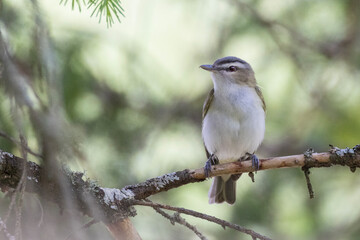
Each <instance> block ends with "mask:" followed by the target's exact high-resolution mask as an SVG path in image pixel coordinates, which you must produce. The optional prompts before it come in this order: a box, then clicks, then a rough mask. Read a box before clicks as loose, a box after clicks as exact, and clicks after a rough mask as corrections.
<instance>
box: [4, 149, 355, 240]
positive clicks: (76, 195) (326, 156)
mask: <svg viewBox="0 0 360 240" xmlns="http://www.w3.org/2000/svg"><path fill="white" fill-rule="evenodd" d="M333 165H342V166H347V167H349V168H350V170H351V171H354V170H355V169H356V168H358V167H360V145H356V146H355V147H354V148H352V149H349V148H345V149H339V148H335V147H331V149H330V151H329V152H322V153H312V152H309V151H308V152H306V153H305V154H299V155H292V156H283V157H273V158H264V159H260V169H259V170H258V171H262V170H268V169H275V168H288V167H305V168H306V169H310V168H319V167H330V166H333ZM24 166H25V167H26V173H27V176H26V181H27V182H26V189H25V191H27V192H31V193H36V194H39V195H40V196H41V197H43V198H45V199H47V200H50V201H53V202H55V203H57V204H58V205H59V206H60V208H63V209H65V210H69V209H67V208H66V207H68V206H66V205H65V203H64V202H65V201H64V198H63V197H62V192H61V189H62V188H61V186H59V184H60V183H58V182H56V181H52V180H51V179H42V178H43V177H44V176H46V174H44V171H45V169H43V168H42V167H41V166H39V165H38V164H36V163H34V162H30V161H25V160H24V159H23V158H19V157H16V156H14V155H12V154H10V153H7V152H4V151H2V150H0V187H1V188H3V189H7V188H16V186H17V185H18V183H19V182H20V180H21V174H22V172H23V168H24ZM211 170H212V171H211V173H210V176H211V177H213V176H219V175H223V174H237V173H244V172H252V171H254V170H253V168H252V163H251V161H244V162H233V163H227V164H221V165H216V166H212V169H211ZM61 174H63V175H64V176H65V178H63V179H66V181H67V183H66V184H67V186H68V187H69V188H70V189H69V191H67V192H66V194H69V193H70V194H71V196H69V197H70V199H71V200H72V201H73V202H74V204H73V206H74V208H76V210H78V211H80V212H82V213H84V214H86V215H88V216H90V217H93V218H95V219H97V220H101V221H103V222H104V223H105V224H106V225H107V226H108V228H109V230H110V231H112V233H113V234H114V235H115V236H118V237H117V238H116V239H124V237H123V236H122V235H121V234H120V233H123V230H124V229H127V230H126V231H127V232H129V233H131V235H132V236H133V238H128V239H140V237H139V235H138V234H137V233H136V230H135V229H134V228H133V227H132V225H131V222H130V220H129V217H132V216H135V215H136V212H135V209H134V208H133V206H132V205H135V204H139V203H138V201H134V200H144V199H146V198H147V197H149V196H151V195H154V194H157V193H160V192H163V191H167V190H170V189H172V188H176V187H179V186H182V185H185V184H189V183H194V182H201V181H204V180H205V175H204V169H203V168H199V169H195V170H188V169H185V170H183V171H178V172H173V173H168V174H165V175H163V176H160V177H156V178H152V179H148V180H147V181H145V182H143V183H139V184H135V185H129V186H126V187H124V188H122V189H115V188H113V189H110V188H103V187H100V186H98V185H97V184H96V183H94V181H92V180H90V179H84V176H83V174H82V173H78V172H71V171H70V170H68V169H65V168H63V169H62V171H61ZM70 210H71V209H70Z"/></svg>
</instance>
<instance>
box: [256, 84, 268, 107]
mask: <svg viewBox="0 0 360 240" xmlns="http://www.w3.org/2000/svg"><path fill="white" fill-rule="evenodd" d="M255 91H256V93H257V95H258V96H259V98H260V99H261V101H262V107H263V109H264V112H266V104H265V99H264V96H263V95H262V92H261V90H260V88H259V86H256V87H255Z"/></svg>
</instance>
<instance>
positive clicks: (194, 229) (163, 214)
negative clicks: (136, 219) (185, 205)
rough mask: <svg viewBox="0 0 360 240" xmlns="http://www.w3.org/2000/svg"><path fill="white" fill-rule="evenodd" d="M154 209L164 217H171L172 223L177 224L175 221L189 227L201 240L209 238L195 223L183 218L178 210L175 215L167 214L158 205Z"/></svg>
mask: <svg viewBox="0 0 360 240" xmlns="http://www.w3.org/2000/svg"><path fill="white" fill-rule="evenodd" d="M153 209H154V210H155V211H156V212H157V213H159V214H160V215H161V216H163V217H164V218H167V219H169V221H170V222H171V224H172V225H175V223H178V224H180V225H183V226H185V227H187V228H188V229H190V230H191V231H193V232H194V233H195V234H196V236H198V237H199V238H200V239H201V240H207V238H206V237H205V236H204V235H203V234H202V233H201V232H200V231H199V230H198V229H197V228H196V227H195V226H194V225H191V224H190V223H188V222H187V221H186V220H185V219H184V218H182V217H181V216H180V214H179V213H178V212H177V213H175V214H174V215H173V216H171V215H170V214H167V213H166V212H164V211H163V210H161V209H160V208H158V207H153Z"/></svg>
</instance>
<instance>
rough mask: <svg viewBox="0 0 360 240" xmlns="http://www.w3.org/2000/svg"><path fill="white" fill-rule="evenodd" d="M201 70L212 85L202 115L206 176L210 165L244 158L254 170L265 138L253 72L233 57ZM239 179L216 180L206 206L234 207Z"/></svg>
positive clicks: (262, 106) (262, 104)
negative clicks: (208, 73) (208, 72)
mask: <svg viewBox="0 0 360 240" xmlns="http://www.w3.org/2000/svg"><path fill="white" fill-rule="evenodd" d="M200 67H201V68H202V69H204V70H207V71H210V72H211V78H212V81H213V84H214V88H213V89H211V91H210V93H209V95H208V97H207V99H206V101H205V103H204V107H203V113H202V118H203V121H202V137H203V140H204V145H205V150H206V154H207V157H208V158H209V159H208V161H207V162H206V165H205V174H206V175H207V176H208V174H209V172H210V169H211V165H213V164H217V163H226V162H232V161H236V160H240V159H245V158H249V159H251V160H252V162H253V167H254V169H255V170H257V169H258V168H259V160H258V158H257V157H256V156H255V155H254V152H255V151H256V149H257V148H258V147H259V145H260V144H261V142H262V140H263V138H264V133H265V101H264V98H263V95H262V93H261V90H260V88H259V87H258V86H257V84H256V79H255V75H254V71H253V70H252V68H251V66H250V65H249V64H248V63H247V62H245V61H244V60H242V59H239V58H236V57H224V58H221V59H218V60H216V61H215V62H214V64H213V65H201V66H200ZM239 177H240V175H239V174H238V175H223V176H218V177H215V178H214V180H213V183H212V185H211V188H210V190H209V203H222V202H224V201H226V202H227V203H229V204H233V203H234V202H235V199H236V195H235V187H236V180H237V179H238V178H239Z"/></svg>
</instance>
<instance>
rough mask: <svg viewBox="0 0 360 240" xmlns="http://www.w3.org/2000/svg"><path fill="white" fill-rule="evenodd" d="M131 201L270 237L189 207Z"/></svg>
mask: <svg viewBox="0 0 360 240" xmlns="http://www.w3.org/2000/svg"><path fill="white" fill-rule="evenodd" d="M132 203H133V204H134V205H141V206H148V207H152V208H154V207H157V208H163V209H167V210H171V211H176V212H178V213H183V214H186V215H190V216H193V217H197V218H201V219H204V220H207V221H209V222H213V223H216V224H219V225H220V226H222V227H223V228H224V229H225V227H228V228H232V229H234V230H237V231H239V232H242V233H245V234H248V235H250V236H252V237H255V238H258V239H260V240H271V238H268V237H266V236H263V235H261V234H260V233H257V232H255V231H253V230H251V229H248V228H245V227H242V226H239V225H237V224H233V223H229V222H227V221H225V220H222V219H220V218H217V217H214V216H210V215H207V214H204V213H200V212H196V211H193V210H190V209H186V208H179V207H173V206H169V205H164V204H159V203H153V202H145V201H140V200H133V201H132Z"/></svg>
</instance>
